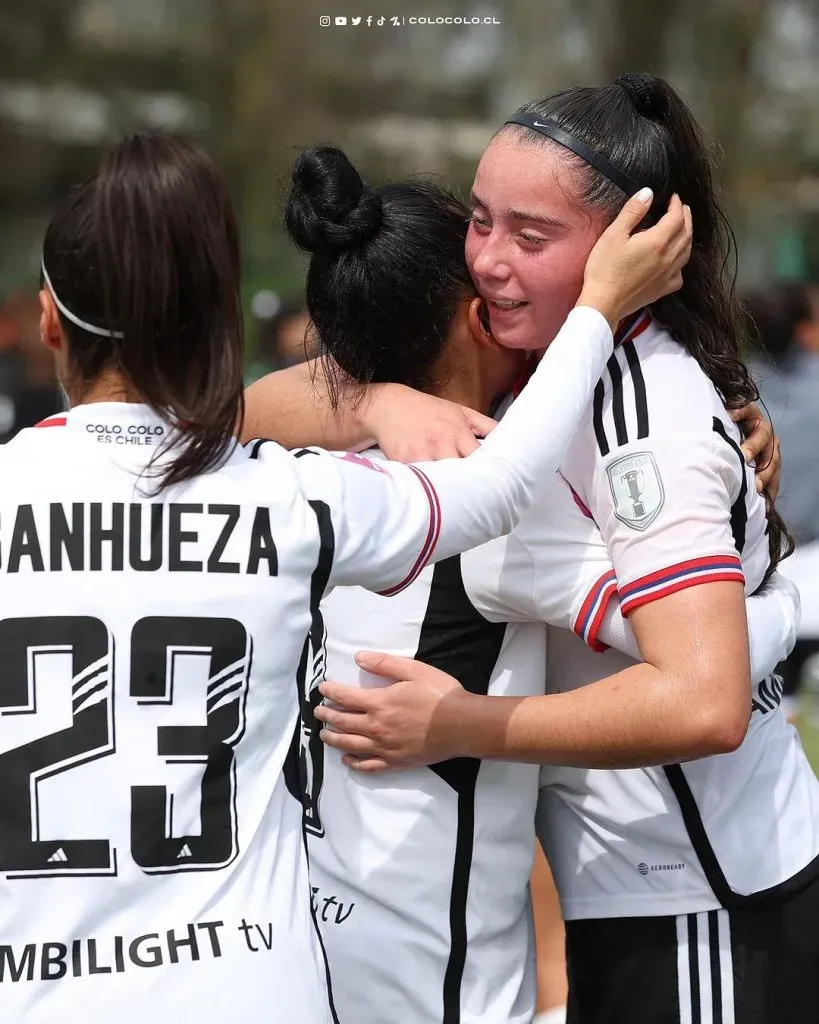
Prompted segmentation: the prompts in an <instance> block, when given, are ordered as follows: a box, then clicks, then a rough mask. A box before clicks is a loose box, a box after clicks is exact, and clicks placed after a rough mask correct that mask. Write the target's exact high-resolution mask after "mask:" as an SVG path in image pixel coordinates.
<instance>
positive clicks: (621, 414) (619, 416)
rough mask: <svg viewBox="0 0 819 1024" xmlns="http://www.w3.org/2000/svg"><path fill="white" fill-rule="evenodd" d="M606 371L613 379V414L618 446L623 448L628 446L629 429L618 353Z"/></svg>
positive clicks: (607, 365) (610, 360) (610, 361)
mask: <svg viewBox="0 0 819 1024" xmlns="http://www.w3.org/2000/svg"><path fill="white" fill-rule="evenodd" d="M606 369H607V370H608V371H609V377H611V412H612V416H613V417H614V430H615V433H616V434H617V446H618V448H622V447H623V445H624V444H628V429H627V427H626V410H625V406H624V404H623V371H622V370H621V369H620V363H619V361H618V359H617V353H616V352H613V353H612V356H611V359H609V361H608V363H606Z"/></svg>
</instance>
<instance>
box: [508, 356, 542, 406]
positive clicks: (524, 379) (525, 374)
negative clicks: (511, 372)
mask: <svg viewBox="0 0 819 1024" xmlns="http://www.w3.org/2000/svg"><path fill="white" fill-rule="evenodd" d="M537 364H538V358H537V356H536V355H535V353H534V352H530V353H529V357H528V358H527V360H526V363H525V365H524V367H523V369H522V370H521V371H520V374H519V375H518V379H517V380H516V381H515V383H514V384H513V385H512V394H513V395H514V397H515V398H517V397H518V395H519V394H520V393H521V391H523V389H524V388H525V387H526V385H527V384H528V383H529V379H530V378H531V376H532V374H533V373H534V372H535V370H536V369H537Z"/></svg>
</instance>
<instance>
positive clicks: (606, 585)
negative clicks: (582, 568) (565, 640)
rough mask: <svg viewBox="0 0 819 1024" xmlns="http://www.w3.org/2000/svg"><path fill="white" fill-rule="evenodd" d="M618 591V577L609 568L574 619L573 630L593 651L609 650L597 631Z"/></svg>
mask: <svg viewBox="0 0 819 1024" xmlns="http://www.w3.org/2000/svg"><path fill="white" fill-rule="evenodd" d="M616 593H617V578H616V576H615V575H614V569H608V570H607V571H606V572H604V573H603V575H602V576H601V577H600V578H599V579H597V580H596V581H595V583H594V586H592V588H591V589H590V590H589V592H588V594H587V595H586V600H585V601H584V602H583V604H582V605H581V606H580V611H579V612H578V613H577V618H576V619H575V620H574V625H573V626H572V632H574V633H576V634H577V635H578V636H579V637H580V639H581V640H584V641H585V642H586V643H587V644H588V645H589V647H591V649H592V650H593V651H598V652H600V653H602V652H603V651H607V650H608V645H607V644H604V643H601V642H600V641H599V640H598V639H597V633H598V631H599V629H600V626H601V625H602V622H603V617H604V616H605V614H606V609H607V608H608V606H609V602H610V601H611V599H612V598H613V597H614V596H615V594H616Z"/></svg>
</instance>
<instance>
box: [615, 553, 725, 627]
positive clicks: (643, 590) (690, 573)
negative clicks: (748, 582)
mask: <svg viewBox="0 0 819 1024" xmlns="http://www.w3.org/2000/svg"><path fill="white" fill-rule="evenodd" d="M720 580H728V581H732V582H737V583H742V584H743V585H744V584H745V574H744V573H743V571H742V562H740V560H739V558H738V557H737V556H736V555H709V556H707V557H705V558H691V559H689V560H688V561H687V562H678V563H677V564H676V565H670V566H668V568H667V569H660V570H659V571H658V572H652V573H649V575H648V576H641V577H640V579H637V580H634V582H633V583H627V584H625V586H622V587H620V588H619V594H620V609H621V611H622V612H623V615H628V614H629V613H630V612H633V611H634V609H635V608H639V607H640V606H641V605H644V604H648V603H649V602H650V601H656V600H657V599H658V598H661V597H667V596H668V595H669V594H676V593H677V591H679V590H685V589H686V588H687V587H696V586H698V585H699V584H700V583H716V582H718V581H720Z"/></svg>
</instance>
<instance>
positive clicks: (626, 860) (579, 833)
mask: <svg viewBox="0 0 819 1024" xmlns="http://www.w3.org/2000/svg"><path fill="white" fill-rule="evenodd" d="M738 440H739V435H738V432H737V430H736V427H735V426H734V425H733V424H732V423H731V422H730V420H729V418H728V417H727V416H726V414H725V411H724V409H723V407H722V404H721V402H720V399H719V396H718V395H717V393H716V391H715V389H714V388H713V387H712V385H711V384H710V382H709V381H708V380H707V378H706V377H705V375H704V374H703V373H702V371H701V370H700V369H699V367H698V365H697V363H696V362H695V360H694V359H692V358H691V357H690V356H689V355H687V353H685V351H684V350H683V349H682V347H681V346H679V345H678V344H677V343H676V342H674V341H673V340H672V339H671V338H670V337H669V336H668V334H666V333H665V332H664V331H663V330H662V329H661V328H660V327H659V326H658V325H656V324H655V323H653V322H651V321H650V319H649V318H648V317H647V316H646V317H643V318H642V319H641V318H639V317H637V318H635V319H634V321H633V322H632V323H631V325H630V334H628V335H627V336H626V339H625V341H624V343H622V344H621V345H620V346H619V347H618V348H617V350H616V351H615V353H614V355H613V356H612V358H611V360H610V361H609V365H608V369H607V373H606V374H605V376H604V377H603V379H602V380H601V382H600V384H599V385H598V388H597V391H596V393H595V401H594V403H593V406H592V407H591V408H590V409H589V413H588V418H587V422H586V424H585V425H584V427H583V428H582V430H581V432H580V433H579V434H578V436H577V438H576V439H575V441H574V442H573V444H572V446H571V447H570V450H569V453H568V455H567V457H566V460H565V463H564V466H563V470H562V472H563V473H564V475H565V477H566V478H567V479H568V481H569V482H570V483H571V485H572V487H573V488H574V489H575V491H576V493H577V495H578V497H579V499H580V501H581V502H582V503H583V504H584V505H585V506H586V507H587V508H588V509H589V511H590V513H591V515H592V516H593V517H594V520H595V521H596V522H597V523H598V524H599V525H600V528H601V531H602V533H603V536H604V537H605V539H606V543H607V546H608V549H609V551H610V553H611V556H612V561H613V565H614V570H615V573H616V578H617V586H618V591H619V599H620V603H621V607H622V609H623V612H624V613H626V614H627V613H628V612H629V611H630V610H632V609H633V608H635V607H638V606H639V605H640V604H643V603H645V602H646V601H651V600H656V599H657V598H659V597H662V596H665V595H666V594H670V593H673V592H675V591H676V590H679V589H681V588H684V587H689V586H694V585H699V584H703V583H707V582H708V581H709V580H720V579H736V580H739V581H744V584H745V589H746V593H752V592H753V591H755V590H756V589H757V588H758V586H759V585H760V583H761V581H762V579H763V575H764V573H765V571H766V569H767V565H768V547H767V545H768V539H767V536H766V532H765V530H766V522H765V511H764V503H763V500H762V498H761V497H760V496H759V495H758V494H757V491H756V488H755V486H754V481H753V473H752V470H751V469H749V468H748V467H747V466H746V465H745V463H744V460H743V458H742V455H741V452H740V449H739V446H738ZM631 663H632V662H631V661H630V659H628V658H626V657H625V656H623V655H621V654H619V653H618V652H615V651H611V652H608V653H606V654H603V655H594V654H592V652H590V651H589V650H588V648H585V647H584V645H583V644H581V643H580V642H579V641H578V640H577V639H576V638H575V637H572V636H571V635H570V634H569V633H566V632H559V631H555V632H554V633H551V632H550V637H549V669H548V673H547V679H548V684H549V687H550V689H553V690H560V691H563V690H567V689H571V688H573V687H576V686H580V685H584V684H585V683H588V682H591V681H593V680H596V679H600V678H602V677H604V676H607V675H610V674H611V673H613V672H616V671H618V670H619V669H620V668H622V667H624V666H625V665H627V664H631ZM779 698H780V689H779V683H778V681H777V680H776V679H775V678H772V677H768V678H764V679H763V678H759V677H757V678H756V679H755V682H754V695H753V714H752V717H751V723H750V728H749V730H748V735H747V737H746V739H745V741H744V742H743V744H742V745H741V747H740V748H739V749H738V750H737V751H735V752H734V753H731V754H725V755H721V756H719V757H709V758H704V759H702V760H699V761H695V762H691V763H687V764H684V765H670V766H668V767H666V768H650V769H643V770H631V771H592V770H580V769H573V768H551V767H550V768H545V769H544V770H543V775H542V779H543V783H544V788H543V789H542V790H541V801H540V809H539V820H538V826H539V832H540V834H541V838H542V839H543V840H544V843H545V845H546V846H547V849H548V853H549V858H550V861H551V864H552V868H553V870H554V874H555V879H556V882H557V885H558V888H559V891H560V895H561V900H562V906H563V912H564V915H565V917H567V918H582V917H612V916H631V915H644V914H648V915H652V914H678V913H693V912H700V911H706V910H710V909H713V908H715V907H718V906H727V907H731V906H735V905H741V904H743V902H745V898H746V897H751V896H752V894H759V893H761V892H763V891H766V890H772V891H771V892H770V893H769V896H773V895H777V894H782V893H785V892H787V891H788V889H789V888H790V887H795V886H796V885H798V884H800V882H802V881H804V879H805V878H807V877H809V876H811V875H812V874H813V873H814V872H815V871H816V869H817V866H819V861H817V856H818V855H819V783H817V780H816V778H815V776H814V773H813V771H812V770H811V768H810V766H809V765H808V763H807V761H806V759H805V757H804V754H803V752H802V749H801V746H800V744H799V740H798V738H797V735H796V733H795V731H794V730H793V729H792V728H791V727H790V726H789V725H788V724H787V722H786V720H785V717H784V715H783V714H782V712H781V710H780V708H779V706H778V705H779ZM756 898H760V897H756Z"/></svg>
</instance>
